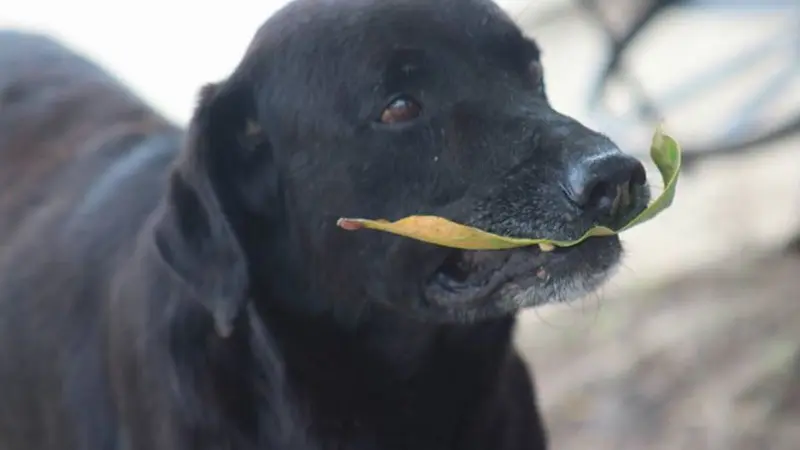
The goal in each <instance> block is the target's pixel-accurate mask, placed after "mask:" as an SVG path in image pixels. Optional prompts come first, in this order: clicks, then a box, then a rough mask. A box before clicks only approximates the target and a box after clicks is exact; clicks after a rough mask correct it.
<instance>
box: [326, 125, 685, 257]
mask: <svg viewBox="0 0 800 450" xmlns="http://www.w3.org/2000/svg"><path fill="white" fill-rule="evenodd" d="M650 157H651V158H652V159H653V162H654V163H655V165H656V166H657V167H658V171H659V172H660V173H661V178H662V180H663V182H664V191H663V192H662V193H661V195H659V196H658V198H656V199H655V200H654V201H653V202H652V203H650V205H648V207H647V208H646V209H645V210H644V211H642V212H641V213H639V215H637V216H636V217H635V218H633V219H632V220H631V221H630V222H628V223H627V224H625V225H624V226H622V227H621V228H619V229H611V228H608V227H604V226H595V227H592V228H590V229H589V230H588V231H587V232H586V233H584V234H583V236H581V237H580V238H578V239H575V240H573V241H556V240H551V239H546V238H538V239H528V238H515V237H509V236H500V235H497V234H492V233H489V232H486V231H483V230H480V229H477V228H472V227H468V226H466V225H461V224H458V223H455V222H452V221H449V220H447V219H445V218H443V217H438V216H409V217H405V218H403V219H400V220H398V221H396V222H389V221H387V220H383V219H378V220H371V219H349V218H341V219H339V220H338V222H337V225H338V226H339V227H341V228H343V229H345V230H350V231H355V230H359V229H364V228H366V229H373V230H379V231H386V232H389V233H394V234H397V235H400V236H405V237H409V238H412V239H416V240H419V241H423V242H427V243H430V244H437V245H441V246H445V247H453V248H459V249H464V250H501V249H509V248H516V247H524V246H528V245H539V246H541V247H542V249H543V250H550V249H552V247H553V246H557V247H571V246H573V245H577V244H580V243H581V242H583V241H585V240H586V239H588V238H590V237H592V236H611V235H614V234H618V233H621V232H623V231H625V230H628V229H630V228H633V227H634V226H636V225H641V224H642V223H644V222H647V221H648V220H651V219H653V218H654V217H656V216H657V215H659V214H660V213H661V212H663V211H664V210H665V209H667V208H669V207H670V205H672V201H673V199H674V198H675V190H676V186H677V184H678V175H679V173H680V167H681V149H680V145H678V143H677V142H676V141H675V139H673V138H671V137H670V136H668V135H666V134H664V132H663V130H662V129H661V127H658V128H657V129H656V132H655V134H654V135H653V141H652V144H651V146H650Z"/></svg>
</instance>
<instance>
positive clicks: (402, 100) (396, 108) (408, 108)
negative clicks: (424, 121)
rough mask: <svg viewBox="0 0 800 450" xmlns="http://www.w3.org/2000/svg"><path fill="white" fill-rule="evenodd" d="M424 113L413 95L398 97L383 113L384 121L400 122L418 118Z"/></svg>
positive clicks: (382, 118)
mask: <svg viewBox="0 0 800 450" xmlns="http://www.w3.org/2000/svg"><path fill="white" fill-rule="evenodd" d="M421 113H422V106H420V104H419V103H417V102H416V101H414V99H412V98H411V97H405V96H404V97H397V98H396V99H394V100H392V102H391V103H389V106H387V107H386V109H384V110H383V113H381V122H382V123H387V124H391V123H400V122H408V121H409V120H413V119H416V118H417V117H419V115H420V114H421Z"/></svg>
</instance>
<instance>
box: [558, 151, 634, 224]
mask: <svg viewBox="0 0 800 450" xmlns="http://www.w3.org/2000/svg"><path fill="white" fill-rule="evenodd" d="M645 183H647V175H646V173H645V169H644V166H642V164H641V163H640V162H639V161H637V160H636V159H634V158H632V157H630V156H627V155H624V154H622V153H620V152H617V151H615V152H609V153H606V154H604V155H602V156H600V157H595V158H588V159H585V160H583V161H580V162H578V163H577V164H575V165H574V166H573V167H572V168H571V169H570V170H569V183H568V186H567V189H566V191H567V195H568V196H569V197H570V200H572V202H573V203H575V204H576V205H577V206H579V207H580V208H581V209H583V210H584V211H586V212H588V213H590V214H592V215H595V216H607V217H618V216H620V215H624V214H625V213H627V212H628V211H629V210H630V209H631V208H632V207H635V206H636V205H635V200H636V199H635V194H636V190H637V188H639V187H641V186H643V185H644V184H645Z"/></svg>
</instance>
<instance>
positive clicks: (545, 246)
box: [539, 242, 556, 252]
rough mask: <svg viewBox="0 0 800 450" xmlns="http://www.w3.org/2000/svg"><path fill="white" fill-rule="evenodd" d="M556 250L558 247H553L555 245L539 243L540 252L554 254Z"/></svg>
mask: <svg viewBox="0 0 800 450" xmlns="http://www.w3.org/2000/svg"><path fill="white" fill-rule="evenodd" d="M555 249H556V246H555V245H553V244H550V243H548V242H540V243H539V250H541V251H543V252H552V251H553V250H555Z"/></svg>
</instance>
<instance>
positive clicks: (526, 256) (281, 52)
mask: <svg viewBox="0 0 800 450" xmlns="http://www.w3.org/2000/svg"><path fill="white" fill-rule="evenodd" d="M567 57H568V56H567ZM542 70H543V68H542V65H541V63H540V59H539V49H538V48H537V46H536V44H535V43H534V42H533V41H532V40H530V39H526V38H525V37H524V36H523V34H522V33H521V31H520V30H519V29H518V28H517V27H516V26H515V25H514V24H513V23H512V21H511V20H510V18H509V17H508V16H507V15H506V14H505V13H504V12H502V11H501V10H500V9H499V8H498V7H497V6H495V5H494V4H493V3H491V2H490V1H488V0H438V1H427V0H339V1H335V2H333V1H319V0H298V1H296V2H294V3H292V4H290V5H289V6H287V7H285V8H284V9H283V10H281V11H280V12H278V13H277V14H276V15H275V16H273V17H272V18H271V19H270V20H269V21H268V22H267V23H266V24H265V25H264V27H263V28H262V29H261V30H260V31H259V32H258V34H257V35H256V37H255V39H254V40H253V43H252V44H251V47H250V48H249V49H248V51H247V53H246V55H245V57H244V59H243V61H242V62H241V64H240V65H239V67H238V68H237V69H236V71H235V72H234V73H233V74H232V75H231V77H230V78H228V79H227V80H225V81H223V82H222V83H219V84H217V85H214V86H211V87H209V88H208V89H206V90H205V91H204V93H203V95H202V98H201V104H200V106H199V107H198V110H197V112H196V115H195V118H194V121H193V123H192V125H191V130H190V136H189V141H188V148H187V149H186V151H185V152H184V155H183V158H182V160H181V161H180V162H179V164H178V168H177V170H176V171H175V174H174V176H173V182H172V183H173V186H172V193H173V194H172V197H171V199H172V200H171V202H172V208H173V209H174V210H175V211H176V212H177V214H178V216H186V217H187V220H181V221H180V222H181V223H182V224H183V225H182V226H181V229H180V231H179V232H178V233H177V235H181V236H184V238H183V240H184V241H185V242H188V243H189V244H188V245H189V247H191V248H193V249H194V250H193V251H195V257H196V258H201V257H202V259H203V261H198V262H196V263H191V264H189V263H186V264H184V265H185V266H186V267H187V268H184V269H183V271H184V272H185V273H188V272H189V271H190V268H195V269H197V270H195V272H197V271H199V272H198V274H196V275H194V277H195V279H196V281H197V282H198V283H201V284H202V283H205V284H204V285H203V286H204V287H203V288H202V289H206V290H207V291H208V293H209V298H211V300H208V301H209V302H211V303H209V307H211V308H212V310H213V309H214V308H217V309H219V308H222V309H224V310H227V311H229V312H228V313H225V314H222V315H223V316H225V315H226V314H228V315H229V314H231V311H233V310H234V309H236V307H238V306H236V305H235V303H236V301H240V300H233V298H234V297H237V296H238V295H239V294H240V293H241V292H239V291H236V289H239V290H240V291H241V290H242V289H244V288H242V287H241V283H240V282H237V283H229V284H228V285H226V284H225V283H226V282H225V281H224V280H225V279H226V276H228V275H226V276H222V275H219V273H223V272H225V271H226V270H227V271H228V272H233V271H235V270H234V268H238V269H236V270H238V271H239V272H243V273H244V274H242V273H240V274H239V275H240V277H239V278H238V279H239V280H240V281H241V280H244V279H245V278H246V279H247V280H248V281H247V284H248V287H247V289H248V290H249V291H248V292H246V294H247V295H251V296H264V297H269V298H271V299H273V301H276V300H275V299H280V300H281V301H285V302H289V303H291V304H294V305H300V306H301V307H303V308H311V307H314V308H340V307H341V308H345V309H348V308H353V307H357V308H361V307H363V306H365V305H378V304H383V305H388V306H389V307H391V308H394V309H396V310H397V311H398V313H405V314H409V315H412V316H416V317H419V318H422V319H426V320H439V321H468V320H476V319H479V318H482V317H493V316H500V315H507V314H511V313H514V312H515V311H517V310H519V309H520V308H523V307H528V306H533V305H538V304H542V303H545V302H548V301H562V300H568V299H572V298H575V297H577V296H580V295H583V294H585V293H587V292H589V291H591V290H592V289H594V288H596V287H597V286H598V285H599V284H600V283H601V282H602V281H603V280H604V279H606V278H607V276H608V275H609V272H610V271H611V270H612V269H613V268H614V266H615V265H616V263H617V262H618V260H619V258H620V254H621V246H620V242H619V240H618V238H617V237H604V238H592V239H589V240H587V241H585V242H584V243H583V244H581V245H578V246H576V247H574V248H567V249H558V250H555V251H552V252H543V251H542V250H541V249H539V248H538V247H530V248H522V249H518V250H509V251H459V250H453V249H448V248H443V247H438V246H434V245H429V244H424V243H421V242H417V241H414V240H411V239H406V238H402V237H398V236H394V235H390V234H386V233H379V232H373V231H361V232H356V233H353V232H347V231H343V230H341V229H339V228H337V226H336V220H337V218H339V217H342V216H356V217H369V218H384V219H390V220H395V219H399V218H402V217H404V216H407V215H412V214H432V215H439V216H444V217H447V218H449V219H451V220H455V221H457V222H461V223H465V224H468V225H472V226H477V227H480V228H482V229H485V230H488V231H491V232H495V233H500V234H505V235H511V236H516V237H548V238H554V239H570V238H576V237H577V236H579V235H581V234H583V232H585V231H586V230H587V229H588V228H589V227H590V226H592V225H595V224H606V225H615V224H618V223H620V222H622V221H624V220H626V219H628V218H630V217H631V216H632V215H635V214H636V213H637V212H639V211H641V210H642V209H643V208H644V207H645V205H646V203H647V201H648V199H649V192H648V189H647V187H646V184H645V173H644V169H643V167H642V166H641V165H640V164H639V163H638V162H637V161H636V160H635V159H633V158H631V157H629V156H626V155H624V154H623V153H621V152H620V150H619V149H618V148H617V147H616V146H615V145H614V144H613V143H612V142H611V141H610V140H609V139H608V138H606V137H605V136H603V135H601V134H599V133H597V132H594V131H592V130H590V129H588V128H586V127H585V126H583V125H581V124H580V123H578V122H577V121H575V120H574V119H572V118H570V117H568V116H565V115H563V114H560V113H558V112H556V111H555V110H554V109H553V108H552V107H551V105H550V104H549V102H548V99H547V96H546V93H545V87H544V83H543V72H542ZM186 205H189V206H186ZM192 205H193V206H192ZM188 218H191V220H189V219H188ZM223 222H224V223H223ZM187 235H188V237H189V239H187V238H186V236H187ZM189 247H187V248H189ZM170 254H171V255H172V256H171V257H172V258H173V259H175V260H177V259H176V257H175V254H176V253H175V251H172V252H171V253H170ZM215 255H216V256H215ZM220 255H222V256H220ZM219 261H226V262H224V263H223V262H219ZM201 267H203V268H204V269H203V270H200V269H199V268H201ZM201 274H204V275H201ZM220 286H223V287H220ZM225 286H228V287H225ZM231 286H237V287H236V288H235V289H234V288H233V287H231ZM234 291H236V292H239V293H236V292H234ZM226 292H233V293H228V294H226ZM212 297H213V298H212ZM219 299H228V300H219ZM226 302H227V303H226ZM231 302H233V303H231ZM232 305H233V306H232Z"/></svg>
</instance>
